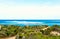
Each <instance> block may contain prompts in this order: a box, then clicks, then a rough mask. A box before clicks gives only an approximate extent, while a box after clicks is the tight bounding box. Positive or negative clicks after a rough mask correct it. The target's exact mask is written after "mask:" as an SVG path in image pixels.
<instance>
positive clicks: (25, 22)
mask: <svg viewBox="0 0 60 39" xmlns="http://www.w3.org/2000/svg"><path fill="white" fill-rule="evenodd" d="M0 24H4V25H21V26H24V25H49V26H52V25H55V24H57V25H60V20H0Z"/></svg>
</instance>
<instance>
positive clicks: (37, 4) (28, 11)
mask: <svg viewBox="0 0 60 39" xmlns="http://www.w3.org/2000/svg"><path fill="white" fill-rule="evenodd" d="M56 13H57V14H56ZM0 19H60V0H0Z"/></svg>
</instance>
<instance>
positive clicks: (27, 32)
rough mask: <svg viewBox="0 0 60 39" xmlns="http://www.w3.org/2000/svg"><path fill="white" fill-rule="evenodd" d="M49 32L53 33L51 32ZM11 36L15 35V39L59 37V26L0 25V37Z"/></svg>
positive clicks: (50, 38) (49, 38) (56, 38)
mask: <svg viewBox="0 0 60 39" xmlns="http://www.w3.org/2000/svg"><path fill="white" fill-rule="evenodd" d="M51 32H53V33H52V34H51ZM56 32H57V33H56ZM54 33H55V34H54ZM12 36H16V39H17V38H19V39H22V38H24V39H60V26H59V25H53V26H48V25H38V26H24V27H22V26H15V25H1V29H0V38H5V37H12Z"/></svg>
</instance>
